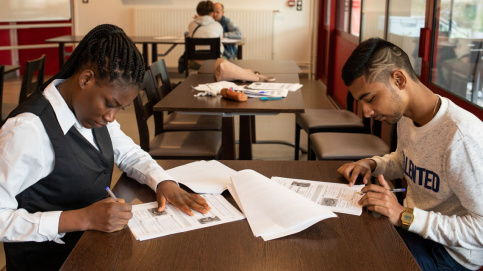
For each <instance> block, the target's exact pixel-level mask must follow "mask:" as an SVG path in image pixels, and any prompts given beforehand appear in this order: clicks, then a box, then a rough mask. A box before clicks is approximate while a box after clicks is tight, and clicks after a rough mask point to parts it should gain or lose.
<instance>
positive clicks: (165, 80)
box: [149, 59, 173, 99]
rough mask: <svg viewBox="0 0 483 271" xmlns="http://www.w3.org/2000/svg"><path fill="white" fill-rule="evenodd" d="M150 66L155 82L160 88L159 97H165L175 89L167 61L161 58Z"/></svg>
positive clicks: (157, 87) (158, 88)
mask: <svg viewBox="0 0 483 271" xmlns="http://www.w3.org/2000/svg"><path fill="white" fill-rule="evenodd" d="M149 67H150V70H151V75H152V76H153V79H154V84H155V86H156V89H157V90H158V96H159V99H163V98H164V97H165V96H166V95H168V94H169V93H170V92H171V90H173V88H172V86H171V80H170V79H169V74H168V69H167V68H166V63H165V62H164V59H160V60H158V61H156V62H154V63H153V64H151V66H149Z"/></svg>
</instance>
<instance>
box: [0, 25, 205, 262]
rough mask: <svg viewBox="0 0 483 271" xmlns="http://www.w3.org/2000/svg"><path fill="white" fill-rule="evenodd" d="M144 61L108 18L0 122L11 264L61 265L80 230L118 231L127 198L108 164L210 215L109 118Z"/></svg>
mask: <svg viewBox="0 0 483 271" xmlns="http://www.w3.org/2000/svg"><path fill="white" fill-rule="evenodd" d="M143 77H144V61H143V58H142V56H141V54H140V53H139V51H138V50H137V48H136V46H135V45H134V43H133V42H132V41H131V40H130V39H129V38H128V37H127V36H126V34H125V33H124V31H123V30H122V29H120V28H119V27H116V26H114V25H100V26H97V27H95V28H94V29H93V30H91V31H90V32H89V33H88V34H87V35H86V36H85V37H84V38H83V39H82V41H81V42H80V43H79V45H78V46H77V47H76V48H75V50H74V52H73V53H72V55H71V56H70V57H69V59H68V60H67V62H66V64H65V65H64V67H63V68H62V69H61V70H60V71H59V73H57V74H56V75H55V76H54V77H53V78H52V79H50V80H49V81H47V82H46V83H45V84H44V85H43V86H42V88H41V90H40V91H37V92H34V93H33V94H32V95H31V96H30V97H29V98H28V99H27V100H26V101H25V102H23V103H22V104H20V105H19V107H17V108H16V109H15V110H14V111H13V112H12V113H11V114H10V115H9V117H8V119H7V121H6V122H5V123H4V125H3V126H2V128H1V129H0V241H1V242H4V247H5V256H6V263H7V270H9V271H14V270H58V269H59V268H60V267H61V265H62V263H63V262H64V260H65V259H66V258H67V256H68V255H69V253H70V251H71V250H72V249H73V248H74V246H75V244H76V243H77V241H78V240H79V239H80V237H81V235H82V232H83V231H85V230H97V231H103V232H114V231H118V230H121V229H123V228H124V226H125V225H126V224H127V222H128V220H129V219H130V218H131V217H132V213H131V205H130V204H128V203H125V202H124V200H122V199H119V202H116V201H115V200H114V199H113V198H111V197H108V198H106V196H107V192H106V190H105V187H107V186H110V183H111V177H112V171H113V165H114V163H116V164H117V166H118V167H119V168H120V169H121V170H122V171H124V172H126V174H127V175H128V176H129V177H131V178H134V179H136V180H137V181H138V182H140V183H142V184H146V185H148V186H149V187H150V188H151V189H153V190H154V191H155V193H156V199H157V202H158V211H159V212H161V211H163V210H164V209H165V207H166V203H167V202H170V203H172V204H174V205H175V206H177V207H179V208H180V209H181V210H182V211H184V212H185V213H187V214H190V215H193V212H192V210H191V208H192V209H193V210H196V211H199V212H201V213H207V210H208V209H210V207H209V206H208V205H207V203H206V201H205V200H204V199H203V198H202V197H201V196H199V195H196V194H189V193H187V192H185V191H184V190H182V189H181V188H180V187H179V186H178V185H177V184H176V183H175V182H174V181H172V180H173V178H172V177H171V176H169V175H168V174H167V173H166V172H165V171H164V170H163V169H162V168H161V167H160V166H159V165H158V164H157V163H156V161H154V160H153V159H152V158H151V156H149V154H148V153H146V152H145V151H143V150H142V149H141V148H140V147H139V146H138V145H137V144H135V143H134V142H133V141H132V139H131V138H129V137H128V136H126V135H125V134H124V133H123V132H122V131H121V129H120V125H119V123H117V122H116V121H115V115H116V114H117V113H118V112H119V110H121V109H124V108H125V107H126V106H128V105H130V104H131V102H132V101H133V100H134V98H135V97H136V95H137V94H138V91H139V89H140V86H141V84H142V82H143Z"/></svg>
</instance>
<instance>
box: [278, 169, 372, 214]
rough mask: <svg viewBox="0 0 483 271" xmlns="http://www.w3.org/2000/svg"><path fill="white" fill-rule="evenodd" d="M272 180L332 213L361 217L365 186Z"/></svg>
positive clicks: (282, 179)
mask: <svg viewBox="0 0 483 271" xmlns="http://www.w3.org/2000/svg"><path fill="white" fill-rule="evenodd" d="M272 180H273V181H275V182H277V183H279V184H281V185H283V186H285V187H286V188H288V189H290V190H292V191H294V192H296V193H297V194H300V195H302V196H304V197H306V198H308V199H310V200H312V201H314V202H316V203H318V204H320V205H323V206H325V207H327V208H329V209H330V210H331V211H332V212H336V213H344V214H350V215H361V214H362V206H361V205H359V204H357V202H358V201H359V199H360V198H361V197H362V195H359V194H357V193H356V192H359V191H361V189H362V188H363V187H364V185H354V186H352V187H350V186H349V185H347V184H341V183H329V182H316V181H308V180H299V179H290V178H282V177H272Z"/></svg>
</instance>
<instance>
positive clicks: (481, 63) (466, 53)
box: [430, 0, 483, 106]
mask: <svg viewBox="0 0 483 271" xmlns="http://www.w3.org/2000/svg"><path fill="white" fill-rule="evenodd" d="M437 2H438V3H437V6H436V9H435V12H436V15H435V21H436V23H435V26H434V27H435V37H434V39H433V40H434V43H433V45H434V46H433V50H432V52H433V56H432V63H431V68H432V69H431V73H430V76H431V77H430V81H431V82H432V83H434V84H436V85H437V86H439V87H441V88H443V89H445V90H447V91H450V92H452V93H454V94H456V95H458V96H460V97H462V98H463V99H466V100H468V101H470V102H473V103H475V104H477V105H479V106H483V93H482V85H483V84H482V82H481V81H482V79H483V78H482V73H483V13H482V12H479V11H481V10H483V2H482V1H476V0H441V1H437Z"/></svg>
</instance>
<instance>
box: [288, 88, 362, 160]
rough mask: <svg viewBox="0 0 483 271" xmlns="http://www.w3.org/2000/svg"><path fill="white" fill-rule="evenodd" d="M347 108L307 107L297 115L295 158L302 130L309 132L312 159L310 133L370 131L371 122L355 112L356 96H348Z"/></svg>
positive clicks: (308, 139)
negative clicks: (365, 120)
mask: <svg viewBox="0 0 483 271" xmlns="http://www.w3.org/2000/svg"><path fill="white" fill-rule="evenodd" d="M346 104H347V110H337V109H306V110H305V113H297V114H296V115H295V160H298V159H299V150H300V130H301V129H304V131H305V132H306V133H307V148H308V160H312V157H311V152H310V146H311V139H310V135H311V134H313V133H320V132H338V133H363V132H366V133H367V132H369V130H370V123H369V122H366V123H364V122H363V120H362V118H361V117H359V116H358V115H357V114H355V113H353V112H354V97H353V96H352V94H351V93H350V92H348V93H347V96H346Z"/></svg>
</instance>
